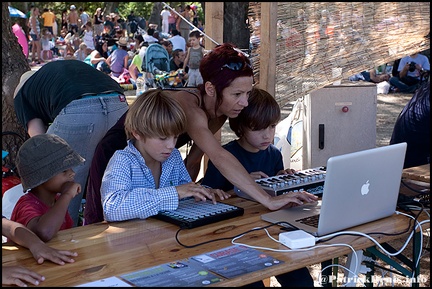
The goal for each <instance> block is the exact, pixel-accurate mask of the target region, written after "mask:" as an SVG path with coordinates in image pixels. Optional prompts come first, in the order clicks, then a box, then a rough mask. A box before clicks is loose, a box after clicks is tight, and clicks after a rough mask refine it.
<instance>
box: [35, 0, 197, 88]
mask: <svg viewBox="0 0 432 289" xmlns="http://www.w3.org/2000/svg"><path fill="white" fill-rule="evenodd" d="M40 10H43V13H42V15H40ZM160 18H161V23H162V25H161V27H160V26H159V25H157V24H153V23H149V22H148V21H146V19H145V17H142V16H138V15H136V14H135V12H134V11H130V12H129V15H128V16H127V17H126V18H125V19H123V18H122V17H121V16H120V15H119V14H118V13H114V12H113V13H105V11H104V10H103V9H102V8H97V9H96V11H95V12H94V13H93V14H91V13H87V12H86V11H85V9H84V8H83V7H79V8H77V7H76V6H75V5H70V7H69V9H64V10H62V12H61V18H60V19H56V15H55V13H53V9H52V8H50V7H43V8H42V7H37V6H35V5H32V6H31V8H30V11H29V18H28V19H29V20H28V26H29V47H30V51H31V53H29V57H28V59H29V62H30V65H31V66H35V65H43V64H44V63H46V62H49V61H53V60H61V59H77V60H80V61H84V62H86V63H88V64H89V65H91V66H93V67H94V68H96V69H98V70H100V71H103V72H105V73H107V74H109V75H110V76H112V77H113V78H114V79H115V80H117V81H118V82H119V83H120V84H134V83H135V80H136V77H137V75H138V74H139V73H142V72H143V71H142V69H141V67H138V66H137V65H136V64H137V63H140V64H141V65H142V62H143V58H144V56H145V53H144V51H145V49H146V47H148V46H149V45H150V44H152V43H159V44H161V45H162V46H163V47H164V48H165V49H166V50H167V52H168V54H169V57H170V60H172V59H173V55H172V52H173V51H175V50H178V51H177V52H176V55H178V53H179V49H180V50H181V51H182V52H184V54H185V55H186V57H187V56H188V50H189V48H190V47H192V46H194V48H193V50H197V49H198V48H201V49H200V51H201V52H200V57H199V58H198V62H197V59H195V62H194V67H195V68H194V69H196V67H197V63H198V64H199V59H200V58H202V56H203V52H204V37H202V36H203V34H202V32H203V30H204V28H203V26H202V24H201V21H199V19H198V13H197V6H195V5H184V6H182V5H178V6H177V7H175V8H171V7H168V6H166V7H164V8H163V10H162V11H161V13H160ZM190 24H192V25H190ZM192 31H193V35H195V36H194V37H193V42H194V44H191V43H190V42H189V41H188V38H189V35H190V33H191V32H192ZM143 47H144V48H143ZM117 50H118V51H117ZM191 51H192V50H191ZM140 52H141V53H140ZM135 57H137V58H141V59H136V60H135V61H134V60H133V59H134V58H135ZM187 60H188V59H187ZM188 61H189V60H188ZM132 64H133V65H132ZM131 65H132V67H131ZM185 66H188V65H187V62H186V65H183V61H182V66H181V67H179V69H182V71H184V70H188V68H187V69H186V67H185ZM172 72H173V71H171V73H172ZM197 77H198V78H199V76H197ZM182 78H183V79H182V83H183V84H187V78H188V75H187V73H186V74H184V75H182ZM198 80H199V79H198ZM194 83H195V81H194ZM198 83H199V81H198Z"/></svg>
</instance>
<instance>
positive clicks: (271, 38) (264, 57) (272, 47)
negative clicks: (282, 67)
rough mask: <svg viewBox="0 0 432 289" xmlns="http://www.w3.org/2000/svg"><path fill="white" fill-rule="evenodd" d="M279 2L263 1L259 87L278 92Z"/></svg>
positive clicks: (272, 93) (271, 92)
mask: <svg viewBox="0 0 432 289" xmlns="http://www.w3.org/2000/svg"><path fill="white" fill-rule="evenodd" d="M277 8H278V2H262V3H261V26H260V27H261V31H260V36H261V42H260V82H259V85H258V86H259V87H260V88H262V89H265V90H267V91H268V92H269V93H270V94H271V95H273V96H274V95H275V93H276V40H277V15H278V14H277Z"/></svg>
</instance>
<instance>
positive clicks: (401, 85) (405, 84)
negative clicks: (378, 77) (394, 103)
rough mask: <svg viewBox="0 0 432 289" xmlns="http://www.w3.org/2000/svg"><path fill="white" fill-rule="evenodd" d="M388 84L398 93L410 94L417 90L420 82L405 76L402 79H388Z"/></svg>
mask: <svg viewBox="0 0 432 289" xmlns="http://www.w3.org/2000/svg"><path fill="white" fill-rule="evenodd" d="M389 82H390V84H391V85H393V86H394V87H397V88H398V89H399V92H409V93H410V92H414V91H415V90H416V89H417V88H418V86H419V82H420V80H419V79H417V78H415V77H411V76H405V77H402V78H399V77H395V76H393V77H392V78H390V80H389Z"/></svg>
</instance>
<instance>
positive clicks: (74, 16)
mask: <svg viewBox="0 0 432 289" xmlns="http://www.w3.org/2000/svg"><path fill="white" fill-rule="evenodd" d="M78 19H79V15H78V11H77V10H76V7H75V5H71V6H70V12H69V14H68V15H67V18H66V20H67V23H68V29H69V31H71V30H74V31H75V32H79V31H80V30H79V27H78Z"/></svg>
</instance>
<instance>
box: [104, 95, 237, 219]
mask: <svg viewBox="0 0 432 289" xmlns="http://www.w3.org/2000/svg"><path fill="white" fill-rule="evenodd" d="M185 127H186V115H185V113H184V111H183V109H182V108H181V106H180V105H179V104H178V102H177V101H176V100H174V99H173V98H172V97H170V96H169V92H167V91H163V90H161V89H151V90H148V91H146V92H145V93H144V94H142V95H141V96H140V97H138V98H137V99H136V100H135V102H134V103H133V104H132V105H131V106H130V107H129V111H128V112H127V114H126V119H125V131H126V136H127V139H128V141H127V146H126V147H125V148H124V149H123V150H118V151H116V152H115V153H114V155H113V156H112V157H111V159H110V161H109V162H108V165H107V168H106V170H105V173H104V176H103V178H102V185H101V197H102V206H103V212H104V218H105V220H106V221H109V222H114V221H124V220H130V219H136V218H139V219H146V218H148V217H150V216H154V215H156V214H158V212H159V211H162V210H175V209H177V207H178V204H179V199H182V198H185V197H191V196H193V197H194V198H195V199H196V200H197V201H199V200H203V201H204V200H206V199H210V200H212V201H213V202H214V203H216V195H218V196H219V198H220V199H221V200H224V199H226V198H229V197H230V194H228V193H226V192H224V191H222V190H217V189H209V188H205V187H202V186H200V185H198V184H195V183H193V182H192V180H191V177H190V175H189V173H188V172H187V170H186V167H185V165H184V162H183V159H182V156H181V154H180V151H179V150H178V149H176V148H175V144H176V142H177V138H178V136H179V135H180V134H181V133H182V132H184V130H185Z"/></svg>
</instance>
